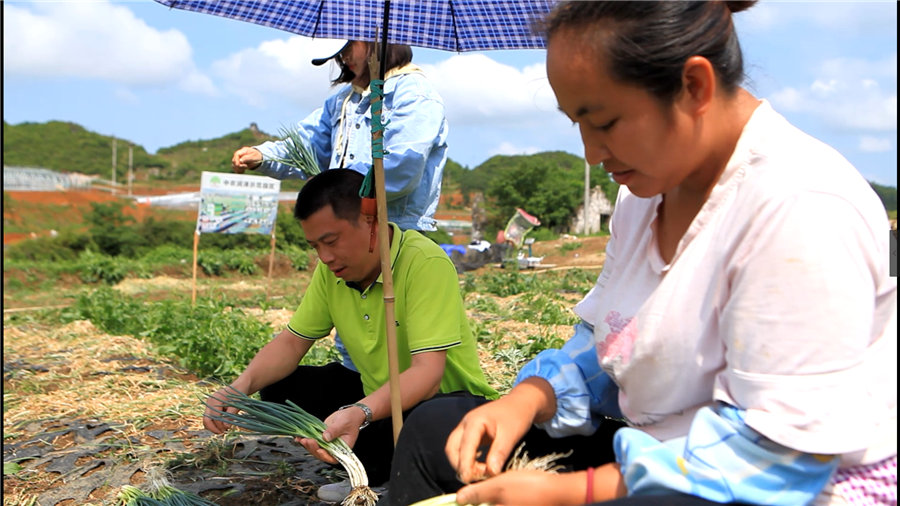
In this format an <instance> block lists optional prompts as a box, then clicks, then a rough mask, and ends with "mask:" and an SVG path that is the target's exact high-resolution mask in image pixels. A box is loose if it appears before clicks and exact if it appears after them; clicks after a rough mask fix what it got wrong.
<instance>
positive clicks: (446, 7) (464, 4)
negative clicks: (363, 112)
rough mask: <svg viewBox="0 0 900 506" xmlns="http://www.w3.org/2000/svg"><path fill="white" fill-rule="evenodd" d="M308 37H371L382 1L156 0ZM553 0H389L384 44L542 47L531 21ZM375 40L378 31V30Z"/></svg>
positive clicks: (480, 48)
mask: <svg viewBox="0 0 900 506" xmlns="http://www.w3.org/2000/svg"><path fill="white" fill-rule="evenodd" d="M156 1H157V2H159V3H161V4H164V5H167V6H169V7H174V8H176V9H184V10H189V11H196V12H205V13H207V14H214V15H217V16H223V17H226V18H232V19H239V20H241V21H247V22H250V23H256V24H259V25H263V26H270V27H272V28H277V29H279V30H284V31H287V32H291V33H296V34H299V35H305V36H307V37H316V38H325V39H345V40H369V41H374V40H375V35H376V30H381V26H382V20H383V12H384V1H383V0H305V1H304V0H257V1H247V0H156ZM553 3H554V0H393V1H392V2H391V4H390V14H389V18H388V30H387V32H388V42H389V43H392V44H408V45H410V46H417V47H427V48H432V49H443V50H446V51H456V52H463V51H484V50H490V49H542V48H544V47H545V46H544V39H543V38H542V37H541V36H540V35H538V34H536V33H535V31H534V29H533V23H534V22H535V21H536V20H539V19H540V18H541V17H543V16H544V15H545V14H546V13H547V12H548V11H549V10H550V8H551V7H552V5H553ZM378 38H379V41H380V39H381V33H380V32H379V37H378Z"/></svg>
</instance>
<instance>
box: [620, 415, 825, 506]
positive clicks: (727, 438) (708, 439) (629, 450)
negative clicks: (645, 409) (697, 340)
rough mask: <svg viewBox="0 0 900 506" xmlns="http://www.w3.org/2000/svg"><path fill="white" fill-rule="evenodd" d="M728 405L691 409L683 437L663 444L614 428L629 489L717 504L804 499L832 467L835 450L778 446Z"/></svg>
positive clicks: (782, 502)
mask: <svg viewBox="0 0 900 506" xmlns="http://www.w3.org/2000/svg"><path fill="white" fill-rule="evenodd" d="M743 414H744V412H743V411H741V410H738V409H736V408H734V407H732V406H729V405H727V404H719V405H717V406H716V407H715V409H713V408H710V407H705V408H702V409H700V410H699V411H698V412H697V415H696V417H695V418H694V420H693V423H692V424H691V428H690V431H689V433H688V435H687V436H686V437H683V438H677V439H673V440H670V441H666V442H665V443H663V442H660V441H658V440H656V439H654V438H653V437H651V436H650V435H648V434H647V433H645V432H642V431H640V430H637V429H631V428H624V429H620V430H619V431H618V432H616V436H615V439H614V447H615V451H616V460H618V461H619V463H620V464H621V470H622V475H623V476H624V478H625V484H626V486H627V487H628V494H629V495H654V494H662V493H672V492H680V493H684V494H690V495H694V496H698V497H702V498H704V499H708V500H710V501H714V502H719V503H729V502H740V503H748V504H770V505H779V506H780V505H783V506H792V505H800V504H810V503H811V502H812V501H813V500H814V499H815V497H816V496H817V495H819V493H820V492H821V491H822V489H823V488H824V487H825V485H826V484H827V483H828V480H829V479H830V478H831V475H832V473H833V472H834V471H835V469H837V466H838V460H839V459H838V458H837V457H836V456H833V455H811V454H807V453H801V452H798V451H796V450H792V449H790V448H787V447H785V446H781V445H779V444H777V443H775V442H773V441H771V440H769V439H767V438H765V437H764V436H762V435H761V434H760V433H758V432H756V431H755V430H753V429H751V428H750V427H748V426H747V425H746V424H745V423H744V419H743Z"/></svg>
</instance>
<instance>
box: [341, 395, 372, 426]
mask: <svg viewBox="0 0 900 506" xmlns="http://www.w3.org/2000/svg"><path fill="white" fill-rule="evenodd" d="M354 406H356V407H357V408H359V409H361V410H363V413H365V414H366V420H365V421H364V422H363V423H362V425H360V426H359V428H360V430H362V429H363V428H364V427H367V426H368V425H369V424H370V423H372V410H371V409H370V408H369V406H366V405H365V404H363V403H361V402H354V403H353V404H347V405H346V406H341V407H340V408H338V411H340V410H342V409H347V408H352V407H354Z"/></svg>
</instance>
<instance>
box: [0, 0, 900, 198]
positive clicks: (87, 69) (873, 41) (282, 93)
mask: <svg viewBox="0 0 900 506" xmlns="http://www.w3.org/2000/svg"><path fill="white" fill-rule="evenodd" d="M2 4H3V71H4V74H3V119H4V120H5V121H6V122H8V123H11V124H18V123H22V122H26V121H28V122H44V121H50V120H61V121H71V122H75V123H78V124H80V125H82V126H84V127H85V128H87V129H88V130H91V131H94V132H97V133H100V134H104V135H114V136H116V137H117V138H119V139H123V140H126V141H129V142H133V143H135V144H137V145H141V146H143V147H144V148H145V149H147V150H148V151H149V152H151V153H152V152H155V151H156V150H157V149H159V148H161V147H167V146H172V145H174V144H177V143H179V142H183V141H188V140H201V139H211V138H215V137H220V136H222V135H225V134H228V133H231V132H235V131H238V130H240V129H242V128H245V127H247V126H249V125H250V123H251V122H255V123H256V124H257V125H258V126H259V128H260V129H262V130H263V131H265V132H269V133H273V134H275V133H277V132H278V131H279V129H280V127H282V126H286V125H290V124H292V123H294V122H296V121H299V120H300V119H302V118H303V117H305V116H306V115H307V114H309V113H310V112H312V111H313V110H314V109H315V108H316V107H318V106H319V105H320V104H321V103H322V101H323V99H324V98H325V96H326V94H327V93H328V91H329V87H328V80H329V79H330V78H331V77H333V75H334V72H335V69H334V68H330V67H331V66H330V65H328V66H325V67H324V68H318V67H313V66H312V65H310V64H309V60H310V59H311V58H313V57H318V56H323V53H322V50H321V46H320V44H321V43H320V42H319V41H314V40H312V39H309V38H305V37H300V36H294V35H292V34H289V33H287V32H281V31H277V30H274V29H271V28H266V27H261V26H256V25H252V24H250V23H245V22H240V21H234V20H231V19H225V18H220V17H216V16H210V15H207V14H199V13H194V12H187V11H183V10H170V9H168V8H167V7H165V6H163V5H161V4H158V3H156V2H153V1H151V0H132V1H115V2H109V1H104V0H70V1H29V2H26V1H16V0H13V1H9V0H7V1H4V2H2ZM735 20H736V24H737V27H738V31H739V34H740V36H741V44H742V47H743V50H744V58H745V67H746V71H747V74H748V76H749V79H748V81H747V82H746V83H745V85H746V87H747V88H748V89H749V90H750V91H751V92H752V93H753V94H754V95H756V96H757V97H760V98H766V99H768V100H769V101H770V102H772V104H773V105H774V106H775V108H776V109H777V110H779V111H780V112H781V113H782V114H784V115H785V116H786V117H787V118H788V119H789V120H790V121H791V122H793V123H794V124H795V125H797V126H798V127H800V128H802V129H804V130H805V131H807V132H808V133H810V134H811V135H813V136H815V137H817V138H819V139H821V140H823V141H825V142H827V143H828V144H830V145H832V146H834V147H835V148H836V149H838V150H839V151H840V152H841V153H842V154H843V155H844V156H845V157H847V158H848V159H849V160H850V161H851V162H852V163H853V164H854V165H855V166H856V167H857V169H858V170H859V171H860V172H861V173H862V174H863V176H865V177H866V179H868V180H870V181H875V182H877V183H880V184H884V185H888V186H894V187H896V186H897V50H896V47H897V3H896V2H894V1H856V2H833V1H817V2H811V1H803V2H801V1H793V2H785V1H776V0H762V1H761V2H760V3H759V4H757V5H756V6H755V7H753V8H751V9H750V10H748V11H745V12H743V13H739V14H737V15H736V16H735ZM414 61H415V62H416V63H418V64H419V65H421V66H422V67H424V68H425V70H426V72H427V73H428V74H429V75H430V76H431V78H432V79H433V80H434V82H435V84H436V85H437V87H438V90H439V91H440V92H441V94H442V95H443V97H444V100H445V103H446V106H447V115H448V120H449V122H450V128H451V134H450V135H451V136H450V158H451V159H453V160H455V161H457V162H459V163H461V164H463V165H465V166H468V167H475V166H477V165H479V164H480V163H482V162H483V161H485V160H486V159H488V158H490V157H491V156H493V155H496V154H530V153H536V152H541V151H550V150H562V151H567V152H570V153H573V154H575V155H578V156H582V154H583V151H582V147H581V142H580V139H579V136H578V131H577V129H576V128H575V127H573V126H572V124H571V122H569V121H568V120H567V119H566V118H565V117H563V116H562V114H560V113H559V112H558V111H557V109H556V103H555V100H554V98H553V94H552V92H551V90H550V87H549V85H548V84H547V80H546V74H545V71H544V52H543V51H537V50H533V51H489V52H482V53H450V52H443V51H436V50H428V49H420V48H414Z"/></svg>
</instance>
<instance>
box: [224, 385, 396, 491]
mask: <svg viewBox="0 0 900 506" xmlns="http://www.w3.org/2000/svg"><path fill="white" fill-rule="evenodd" d="M221 400H222V406H223V408H222V409H223V410H222V411H219V413H221V414H220V415H212V416H210V418H212V419H214V420H219V421H222V422H225V423H228V424H231V425H234V426H236V427H241V428H243V429H246V430H248V431H250V433H251V434H258V435H264V436H290V437H292V438H295V437H301V438H309V439H315V440H316V442H317V443H319V446H321V447H322V448H323V449H325V451H327V452H328V453H330V454H331V456H332V457H334V458H335V459H337V461H338V462H340V464H341V465H342V466H343V467H344V469H345V470H346V471H347V474H348V475H349V478H350V485H351V487H352V490H351V491H350V495H348V496H347V498H346V499H344V500H343V501H342V502H341V504H342V505H344V506H350V505H354V506H374V505H375V503H376V502H377V501H378V494H376V493H375V492H374V491H373V490H372V489H371V488H369V477H368V476H367V475H366V470H365V469H364V468H363V465H362V462H360V461H359V458H358V457H357V456H356V454H355V453H353V450H351V449H350V447H349V446H348V445H347V443H346V442H344V440H343V439H341V438H335V439H334V440H333V441H325V439H324V438H323V437H322V433H323V432H325V429H326V426H325V424H324V423H323V422H322V421H321V420H319V419H318V418H316V417H314V416H312V415H311V414H309V413H307V412H306V411H304V410H303V409H302V408H300V406H297V405H296V404H295V403H293V402H291V401H290V400H287V401H286V402H287V405H285V404H279V403H276V402H268V401H262V400H258V399H254V398H252V397H250V396H248V395H246V394H244V393H243V392H241V391H239V390H236V389H234V388H230V387H229V392H228V393H227V394H225V399H221ZM207 406H208V407H211V408H213V409H217V408H215V407H213V406H209V405H207ZM227 407H233V408H237V409H238V410H239V412H238V413H230V412H228V411H224V408H227Z"/></svg>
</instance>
